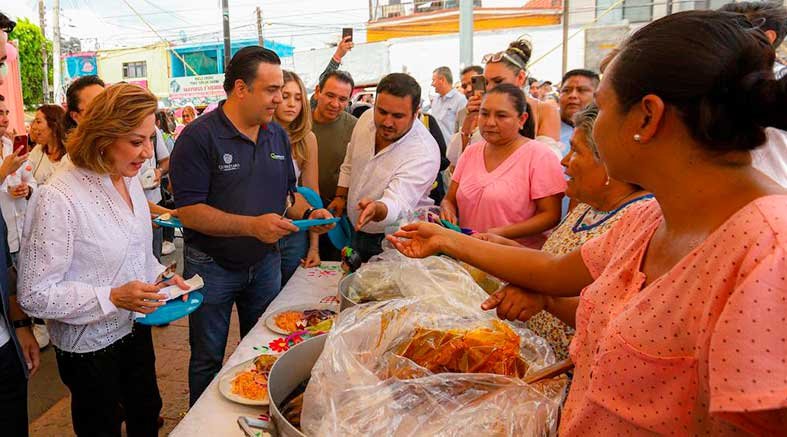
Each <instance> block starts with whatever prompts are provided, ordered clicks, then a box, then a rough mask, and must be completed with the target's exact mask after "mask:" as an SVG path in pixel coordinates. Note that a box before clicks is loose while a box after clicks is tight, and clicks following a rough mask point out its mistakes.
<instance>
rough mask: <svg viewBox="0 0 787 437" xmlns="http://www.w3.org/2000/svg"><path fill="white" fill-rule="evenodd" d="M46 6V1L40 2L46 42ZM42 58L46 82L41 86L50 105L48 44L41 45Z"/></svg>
mask: <svg viewBox="0 0 787 437" xmlns="http://www.w3.org/2000/svg"><path fill="white" fill-rule="evenodd" d="M45 14H46V6H44V0H38V20H39V25H40V26H41V33H43V34H44V39H45V40H46V16H45ZM41 57H42V58H43V62H44V63H43V66H44V81H43V83H42V84H41V85H42V88H41V89H42V90H43V91H44V103H49V59H47V55H46V44H41Z"/></svg>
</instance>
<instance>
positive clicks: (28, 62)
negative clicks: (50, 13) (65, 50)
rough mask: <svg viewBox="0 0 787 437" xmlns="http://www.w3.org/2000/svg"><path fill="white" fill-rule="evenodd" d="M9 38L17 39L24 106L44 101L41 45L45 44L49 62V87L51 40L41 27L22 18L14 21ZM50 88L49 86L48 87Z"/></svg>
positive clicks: (50, 79)
mask: <svg viewBox="0 0 787 437" xmlns="http://www.w3.org/2000/svg"><path fill="white" fill-rule="evenodd" d="M8 39H9V40H12V41H13V40H18V41H19V44H18V47H17V48H18V49H19V70H20V72H21V74H22V100H24V102H25V106H36V105H40V104H42V103H43V102H44V91H43V85H42V81H43V80H44V66H43V62H42V60H41V45H42V44H46V48H47V50H46V52H47V57H48V58H49V59H48V61H47V62H48V63H49V66H50V67H49V77H48V78H47V80H48V82H49V84H50V87H51V84H52V70H53V68H52V67H51V65H52V41H50V40H48V39H46V37H45V36H44V34H43V32H41V28H39V27H38V26H36V25H35V24H33V23H32V22H30V20H29V19H26V18H22V19H20V20H19V21H18V22H17V23H16V28H15V29H14V31H13V32H11V35H9V38H8ZM50 89H51V88H50Z"/></svg>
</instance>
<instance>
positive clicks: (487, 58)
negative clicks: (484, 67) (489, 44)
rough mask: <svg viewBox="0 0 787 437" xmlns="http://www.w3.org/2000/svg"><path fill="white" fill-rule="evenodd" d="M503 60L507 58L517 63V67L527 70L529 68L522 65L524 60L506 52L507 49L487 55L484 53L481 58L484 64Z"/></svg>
mask: <svg viewBox="0 0 787 437" xmlns="http://www.w3.org/2000/svg"><path fill="white" fill-rule="evenodd" d="M502 60H506V61H508V62H510V63H512V64H514V65H516V66H517V67H519V68H521V69H522V70H527V68H525V66H524V65H522V61H520V60H517V59H516V58H514V57H513V56H511V55H509V54H508V52H506V51H505V50H504V51H502V52H497V53H489V54H487V55H484V57H483V58H481V62H483V63H484V64H488V63H490V62H491V63H495V62H500V61H502Z"/></svg>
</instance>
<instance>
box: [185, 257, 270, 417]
mask: <svg viewBox="0 0 787 437" xmlns="http://www.w3.org/2000/svg"><path fill="white" fill-rule="evenodd" d="M183 258H184V259H185V261H186V267H185V270H184V274H183V276H185V277H186V278H190V277H191V276H192V275H195V274H199V275H200V276H201V277H202V278H203V279H204V280H205V287H204V288H202V290H200V292H201V293H202V294H203V296H205V299H204V300H203V302H202V306H201V307H200V308H199V309H198V310H197V311H194V312H193V313H191V315H189V345H190V346H191V359H190V360H189V404H190V405H194V403H195V402H197V399H199V397H200V395H201V394H202V392H203V391H205V389H206V388H207V387H208V385H209V384H210V381H211V380H212V379H213V377H214V376H216V374H217V373H218V372H219V370H221V364H222V362H223V359H224V350H225V348H226V346H227V333H229V330H230V315H231V314H232V304H233V303H234V304H236V305H237V307H238V319H239V322H240V335H241V337H244V336H245V335H246V334H248V332H249V331H250V330H251V328H253V327H254V324H256V323H257V320H259V318H260V316H261V315H262V313H264V312H265V310H266V309H267V308H268V305H269V304H270V303H271V301H273V299H274V298H275V297H276V296H277V295H278V294H279V290H281V257H280V256H279V252H269V253H268V254H266V255H265V257H264V258H263V259H262V260H261V261H260V262H258V263H257V264H255V265H253V266H251V267H249V268H246V269H243V270H228V269H225V268H224V267H222V266H220V265H218V264H217V263H216V262H215V261H213V258H211V257H210V256H208V255H206V254H204V253H202V252H200V251H199V250H197V249H195V248H193V247H190V246H188V245H186V246H185V248H184V250H183Z"/></svg>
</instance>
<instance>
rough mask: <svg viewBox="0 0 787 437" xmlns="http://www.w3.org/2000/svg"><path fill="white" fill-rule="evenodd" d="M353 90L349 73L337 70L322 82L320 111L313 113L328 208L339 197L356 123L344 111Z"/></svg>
mask: <svg viewBox="0 0 787 437" xmlns="http://www.w3.org/2000/svg"><path fill="white" fill-rule="evenodd" d="M354 86H355V83H354V82H353V78H352V76H350V73H347V72H345V71H342V70H334V71H331V72H329V73H328V74H326V75H324V76H323V77H322V79H320V84H319V85H317V87H316V88H315V91H314V96H315V99H316V100H317V107H316V108H315V109H314V114H313V118H314V125H313V126H312V132H314V135H315V136H316V137H317V150H318V163H319V167H320V180H319V183H320V195H321V196H322V198H323V201H324V202H325V204H326V205H327V204H328V203H329V202H330V201H331V200H333V197H334V195H335V194H336V185H337V184H338V182H339V167H341V165H342V162H343V161H344V155H345V153H346V152H347V144H348V143H349V142H350V135H352V132H353V128H355V122H356V121H357V119H356V118H355V117H353V116H352V115H350V114H349V113H347V112H346V111H345V108H346V107H347V105H348V104H349V103H350V96H351V95H352V91H353V87H354Z"/></svg>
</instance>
